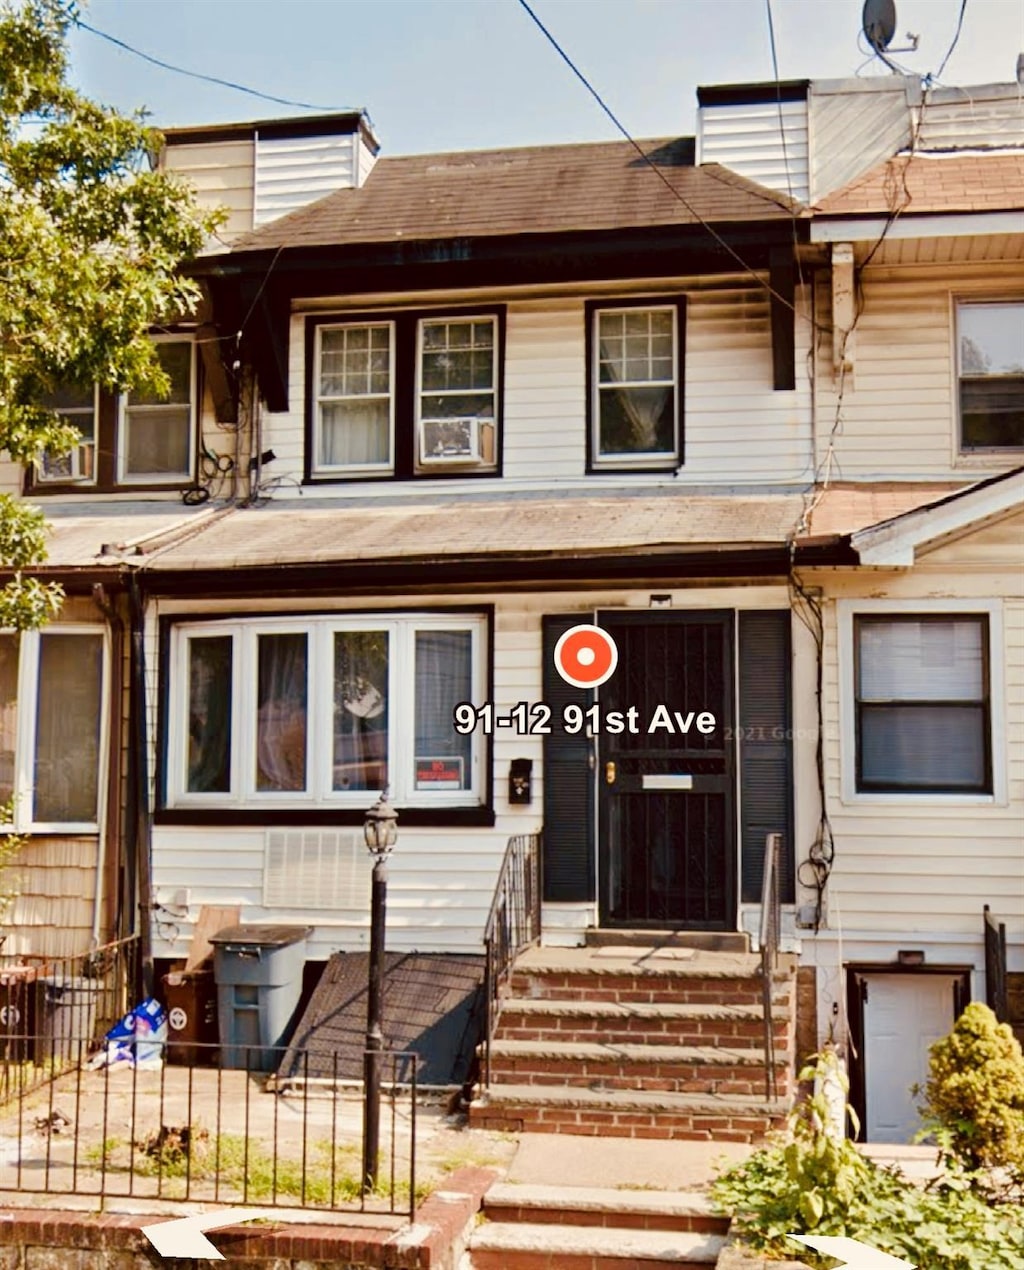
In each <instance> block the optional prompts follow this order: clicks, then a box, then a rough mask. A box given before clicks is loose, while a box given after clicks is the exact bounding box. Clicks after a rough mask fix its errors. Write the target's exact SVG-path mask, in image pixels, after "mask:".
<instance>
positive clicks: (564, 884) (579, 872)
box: [543, 613, 595, 903]
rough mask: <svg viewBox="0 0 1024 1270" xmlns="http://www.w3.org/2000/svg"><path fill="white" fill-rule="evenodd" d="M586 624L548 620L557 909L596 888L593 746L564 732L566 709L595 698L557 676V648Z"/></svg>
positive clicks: (551, 835)
mask: <svg viewBox="0 0 1024 1270" xmlns="http://www.w3.org/2000/svg"><path fill="white" fill-rule="evenodd" d="M585 620H586V619H585V618H583V617H581V616H580V615H579V614H578V613H577V614H575V615H573V616H568V617H545V618H544V619H543V633H544V673H543V684H544V700H545V701H546V702H547V703H548V705H549V706H550V707H551V733H550V735H548V736H545V738H544V898H545V900H548V901H550V902H552V903H557V902H560V901H561V902H563V903H572V902H581V901H585V900H592V899H593V898H594V894H595V889H594V888H595V882H594V773H593V770H592V769H591V766H590V763H591V741H590V740H589V738H588V737H587V736H585V735H580V736H570V735H569V733H567V732H566V731H565V729H564V728H563V727H562V726H561V720H562V709H563V707H565V706H567V705H569V704H571V703H575V704H576V705H578V706H581V707H582V708H583V709H584V710H585V709H586V708H587V706H589V705H591V704H592V702H593V694H592V693H591V692H588V691H586V690H585V689H581V688H573V687H572V685H571V684H567V683H566V682H565V680H564V679H563V678H562V676H561V675H560V674H559V673H558V672H557V671H556V670H555V662H554V654H555V645H556V644H557V643H558V640H559V637H560V636H561V635H562V634H564V632H565V631H567V630H569V628H570V627H572V626H578V625H579V623H580V622H581V621H585Z"/></svg>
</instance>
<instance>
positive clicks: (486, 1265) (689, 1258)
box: [468, 1222, 725, 1270]
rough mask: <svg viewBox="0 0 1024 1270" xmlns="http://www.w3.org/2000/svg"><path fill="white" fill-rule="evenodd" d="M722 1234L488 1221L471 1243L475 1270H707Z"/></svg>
mask: <svg viewBox="0 0 1024 1270" xmlns="http://www.w3.org/2000/svg"><path fill="white" fill-rule="evenodd" d="M724 1244H725V1239H724V1237H723V1236H722V1235H706V1234H692V1233H688V1232H686V1231H661V1230H608V1229H598V1228H596V1227H594V1226H549V1225H545V1224H537V1225H533V1224H528V1223H527V1224H520V1223H505V1222H487V1223H485V1224H484V1225H483V1226H479V1227H477V1229H476V1230H475V1231H474V1232H473V1235H472V1237H471V1239H470V1243H469V1257H468V1260H469V1265H470V1266H471V1267H472V1268H473V1270H554V1267H557V1268H558V1270H638V1267H641V1266H642V1267H643V1268H644V1270H707V1267H709V1266H714V1264H715V1262H716V1261H717V1260H718V1254H719V1253H720V1252H721V1250H722V1248H723V1246H724Z"/></svg>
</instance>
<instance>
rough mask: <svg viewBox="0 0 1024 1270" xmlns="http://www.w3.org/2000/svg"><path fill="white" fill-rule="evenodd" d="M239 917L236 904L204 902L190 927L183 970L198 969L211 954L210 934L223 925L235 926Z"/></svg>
mask: <svg viewBox="0 0 1024 1270" xmlns="http://www.w3.org/2000/svg"><path fill="white" fill-rule="evenodd" d="M241 918H242V910H241V907H240V906H239V905H238V904H225V905H223V906H216V905H213V904H204V905H203V906H202V908H200V910H199V917H198V918H197V920H196V924H195V926H194V927H193V928H192V943H191V944H190V945H189V949H188V956H187V957H186V958H185V972H186V973H188V972H189V971H190V970H198V969H199V967H200V966H201V965H202V964H203V962H204V961H206V959H207V958H208V957H212V956H213V945H212V944H211V943H210V936H211V935H216V933H217V932H218V931H219V930H223V929H224V927H225V926H237V925H238V924H239V922H240V921H241Z"/></svg>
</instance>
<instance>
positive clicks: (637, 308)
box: [587, 299, 683, 471]
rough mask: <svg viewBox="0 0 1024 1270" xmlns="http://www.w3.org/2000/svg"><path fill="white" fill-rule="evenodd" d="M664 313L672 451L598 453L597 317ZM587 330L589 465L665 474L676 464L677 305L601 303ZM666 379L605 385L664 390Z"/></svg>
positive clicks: (678, 396)
mask: <svg viewBox="0 0 1024 1270" xmlns="http://www.w3.org/2000/svg"><path fill="white" fill-rule="evenodd" d="M657 312H666V313H670V314H671V315H672V385H671V386H672V400H673V407H674V413H673V419H672V449H671V450H657V451H649V452H647V453H644V454H635V455H633V454H622V453H620V454H602V453H601V318H602V317H605V316H608V315H610V314H636V313H657ZM590 320H591V322H592V324H593V325H592V327H591V331H590V348H591V359H590V360H591V365H590V366H589V368H588V371H587V373H588V374H589V375H590V385H591V395H590V402H591V405H590V415H591V417H590V444H591V455H590V463H591V466H592V467H593V469H594V471H600V470H601V469H603V468H611V469H620V468H635V469H636V470H637V471H644V470H649V469H654V470H658V471H666V470H668V469H669V465H678V463H679V462H680V452H679V435H680V426H679V425H680V418H681V411H682V406H683V403H682V400H681V398H682V391H681V388H682V386H681V384H680V382H679V381H680V375H679V371H680V366H679V306H678V304H676V303H670V304H664V303H659V302H658V301H657V300H653V299H652V301H651V303H650V304H648V303H646V302H643V303H640V304H601V305H599V306H597V307H595V308H593V309H592V310H591V313H590ZM666 384H667V381H666V380H660V379H645V380H642V381H634V382H627V381H623V382H622V383H616V384H608V385H606V387H608V388H652V387H664V386H665V385H666Z"/></svg>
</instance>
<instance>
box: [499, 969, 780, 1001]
mask: <svg viewBox="0 0 1024 1270" xmlns="http://www.w3.org/2000/svg"><path fill="white" fill-rule="evenodd" d="M511 995H512V996H514V997H526V998H533V999H538V998H539V999H541V1000H549V1001H565V1000H570V1001H573V1000H575V1001H578V1000H580V999H581V998H585V999H587V1000H589V1001H619V1002H623V1003H625V1004H633V1003H641V1004H642V1003H645V1002H651V1003H659V1002H661V1003H665V1004H673V1003H674V1004H693V1005H698V1004H706V1005H760V1003H761V980H760V978H757V977H754V976H750V977H747V976H743V977H736V976H730V977H725V978H709V977H706V976H703V975H701V976H695V975H694V976H688V977H684V976H682V975H668V974H615V973H612V972H610V971H607V972H605V973H604V974H601V975H595V974H557V973H554V972H551V973H545V974H535V973H532V972H530V973H527V972H519V971H517V972H516V973H515V974H513V976H512V987H511Z"/></svg>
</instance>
